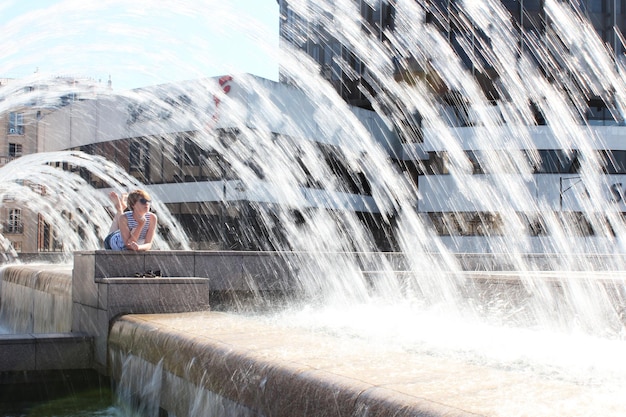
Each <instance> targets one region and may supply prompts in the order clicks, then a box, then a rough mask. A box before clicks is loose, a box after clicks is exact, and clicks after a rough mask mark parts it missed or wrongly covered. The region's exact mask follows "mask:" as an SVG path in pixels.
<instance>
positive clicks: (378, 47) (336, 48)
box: [278, 0, 626, 252]
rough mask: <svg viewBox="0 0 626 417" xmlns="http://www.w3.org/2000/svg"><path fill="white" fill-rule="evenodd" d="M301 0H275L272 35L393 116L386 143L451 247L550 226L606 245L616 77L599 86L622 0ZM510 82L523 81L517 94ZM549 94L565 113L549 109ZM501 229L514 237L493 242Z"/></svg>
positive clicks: (621, 146)
mask: <svg viewBox="0 0 626 417" xmlns="http://www.w3.org/2000/svg"><path fill="white" fill-rule="evenodd" d="M313 3H314V2H302V1H290V0H278V4H279V6H280V13H281V23H280V25H281V27H280V34H281V41H282V42H284V43H285V44H288V45H289V46H290V47H291V48H295V49H297V50H300V51H302V52H304V53H306V54H307V55H309V56H310V57H311V59H312V60H313V61H314V62H316V63H317V64H318V69H319V75H320V76H321V77H322V78H324V79H326V80H328V81H329V82H330V83H331V84H332V85H333V86H334V87H335V89H336V91H337V93H338V94H339V95H340V96H341V97H342V98H343V99H344V100H345V101H346V102H348V103H350V104H352V105H355V106H359V107H362V108H366V109H376V111H377V112H378V113H379V114H381V116H383V117H385V118H387V120H391V121H392V123H393V125H394V126H395V129H394V130H395V132H396V133H397V135H398V137H399V140H400V141H401V142H402V150H401V151H400V152H398V153H397V154H393V155H392V157H393V158H395V160H396V162H397V163H398V165H399V166H400V167H402V169H404V170H405V171H406V172H407V173H408V174H409V176H410V177H411V178H413V181H414V183H415V184H416V189H417V190H419V196H418V194H417V193H416V201H417V203H416V206H417V210H418V212H419V213H420V214H421V216H422V218H423V219H424V220H425V221H426V222H427V223H430V224H431V225H432V227H433V228H434V229H435V230H436V231H437V233H438V234H439V235H440V236H441V238H442V239H443V240H444V242H446V244H447V246H448V247H449V248H450V249H451V250H453V251H455V252H497V251H507V250H512V251H515V250H524V251H528V252H544V251H550V250H558V249H554V248H553V247H551V246H550V244H548V243H547V241H548V239H549V237H550V235H551V234H553V232H554V231H555V230H557V229H558V230H559V232H558V233H563V234H565V235H567V236H569V237H568V238H565V239H561V240H563V241H568V242H567V244H568V245H570V246H571V247H572V248H574V250H575V251H597V250H600V251H607V252H610V251H612V250H615V249H616V248H617V247H618V246H619V244H617V243H616V242H615V239H614V237H615V234H616V233H617V231H618V229H621V228H623V215H622V214H615V213H623V212H626V206H624V198H623V186H622V184H624V183H626V179H625V177H624V175H626V169H625V165H624V157H625V155H626V140H624V139H625V138H626V136H625V134H626V131H625V128H624V127H622V125H623V114H624V112H623V111H622V108H623V104H622V103H621V102H620V98H619V95H620V94H621V91H620V90H619V88H620V86H621V84H620V83H619V81H617V82H615V83H614V84H613V86H612V87H606V88H605V87H604V86H606V85H608V84H611V82H612V81H610V79H611V77H612V76H615V77H616V78H615V79H619V78H620V77H619V75H618V74H619V73H620V68H621V66H622V65H623V62H624V60H623V53H624V44H623V39H624V38H623V36H622V33H623V31H624V29H626V21H625V17H626V4H624V2H622V1H621V0H618V1H606V0H586V1H577V2H571V3H569V2H563V3H562V2H546V1H539V0H536V1H535V0H522V1H506V0H505V1H502V2H501V3H498V2H493V3H492V2H479V3H480V7H483V8H484V9H480V7H478V5H479V3H476V4H475V6H476V8H475V9H474V10H469V9H463V7H464V4H465V3H466V2H461V1H455V0H432V1H430V0H429V1H415V2H411V1H410V0H407V1H391V0H354V1H352V2H344V3H342V6H341V7H345V8H343V9H342V8H341V7H340V6H338V5H335V4H334V3H332V2H328V3H324V4H319V2H315V3H316V4H313ZM304 4H306V5H307V6H306V7H305V6H304ZM499 4H500V5H501V6H502V7H501V8H500V7H499V6H498V5H499ZM350 7H351V8H350ZM317 9H324V10H323V11H320V13H315V12H314V11H315V10H317ZM312 11H313V12H312ZM350 16H352V17H350ZM481 19H482V20H481ZM355 28H357V29H355ZM357 31H358V33H356V32H357ZM500 43H501V44H500ZM498 48H499V49H498ZM570 57H571V58H570ZM457 59H458V64H457ZM578 65H580V66H578ZM602 65H606V66H605V67H601V66H602ZM577 66H578V67H577ZM387 68H393V70H392V73H391V74H390V73H389V71H387ZM524 68H534V69H536V70H537V73H533V72H532V71H534V70H531V71H529V72H528V73H524V71H525V69H524ZM454 70H456V72H452V71H454ZM604 72H605V73H606V74H603V73H604ZM512 74H513V75H512ZM605 75H606V78H601V77H604V76H605ZM516 76H518V78H515V77H516ZM454 77H457V78H454ZM595 77H597V81H598V82H599V83H600V84H602V83H604V86H602V87H599V86H598V84H595V83H596V78H595ZM281 79H282V81H284V82H287V83H288V82H290V81H291V80H290V74H289V73H288V72H286V73H283V74H281ZM536 79H541V81H542V82H543V81H546V82H545V84H543V87H535V86H534V85H533V84H532V83H533V82H534V81H535V80H536ZM600 80H603V81H600ZM474 85H476V86H477V88H476V89H475V90H471V88H472V87H473V86H474ZM518 88H519V90H520V91H521V90H522V89H524V88H528V90H525V91H524V94H528V96H523V97H522V98H523V100H525V101H523V102H522V103H521V104H520V102H519V101H516V100H517V97H515V96H514V94H515V93H516V89H518ZM530 88H535V90H533V91H531V90H530ZM552 88H554V91H550V90H551V89H552ZM398 91H400V92H398ZM529 91H530V92H529ZM412 94H414V96H411V95H412ZM552 94H553V95H554V96H555V97H557V96H558V97H560V98H559V99H560V100H561V101H560V102H559V104H558V105H563V106H564V107H563V108H564V109H565V108H566V107H567V109H574V110H573V111H572V113H569V111H570V110H564V112H563V113H561V114H557V113H556V110H555V109H554V108H555V107H556V106H558V105H557V104H555V103H548V101H549V100H550V98H549V97H548V96H549V95H552ZM417 96H420V97H421V98H422V99H423V101H419V100H417V99H415V97H417ZM477 97H478V98H477ZM420 106H421V107H420ZM572 114H573V115H572ZM563 120H567V121H566V122H565V123H566V124H567V127H563V128H561V129H559V128H560V126H559V124H560V123H562V122H563ZM564 137H566V138H567V140H564V139H563V138H564ZM584 161H586V163H588V164H590V165H593V166H595V167H597V168H598V171H599V172H600V174H601V175H596V176H593V177H592V178H591V177H590V176H589V173H588V171H589V170H587V169H583V168H581V166H582V165H584V164H585V162H584ZM509 174H515V175H513V177H511V175H509ZM507 175H508V177H509V179H507V181H508V182H503V180H504V178H506V177H507ZM510 178H513V179H512V180H510ZM509 180H510V181H509ZM479 190H485V191H484V192H485V193H486V195H481V194H480V193H479ZM604 210H606V211H607V212H606V213H605V212H603V211H604ZM598 212H600V214H598ZM513 218H515V220H514V221H513V220H512V219H513ZM511 233H515V234H518V233H519V234H520V235H518V236H519V239H514V240H518V241H523V242H524V243H523V244H521V245H520V246H519V247H514V248H506V247H504V246H503V242H504V241H505V239H502V238H501V237H503V236H504V235H506V234H511ZM570 249H571V248H570ZM618 250H623V248H622V249H618Z"/></svg>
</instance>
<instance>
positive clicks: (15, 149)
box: [9, 143, 22, 158]
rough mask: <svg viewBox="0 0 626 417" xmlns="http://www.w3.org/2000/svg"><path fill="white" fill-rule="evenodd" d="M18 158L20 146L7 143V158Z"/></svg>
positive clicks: (20, 150)
mask: <svg viewBox="0 0 626 417" xmlns="http://www.w3.org/2000/svg"><path fill="white" fill-rule="evenodd" d="M20 156H22V144H21V143H9V157H11V158H18V157H20Z"/></svg>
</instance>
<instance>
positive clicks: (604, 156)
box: [600, 150, 626, 174]
mask: <svg viewBox="0 0 626 417" xmlns="http://www.w3.org/2000/svg"><path fill="white" fill-rule="evenodd" d="M600 158H601V160H602V166H603V169H604V172H605V173H607V174H626V151H610V150H606V151H601V153H600Z"/></svg>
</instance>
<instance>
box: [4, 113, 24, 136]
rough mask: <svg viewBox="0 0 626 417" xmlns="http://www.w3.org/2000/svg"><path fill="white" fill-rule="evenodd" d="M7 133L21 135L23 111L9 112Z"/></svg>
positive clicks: (22, 131) (22, 132)
mask: <svg viewBox="0 0 626 417" xmlns="http://www.w3.org/2000/svg"><path fill="white" fill-rule="evenodd" d="M8 133H9V135H23V134H24V114H23V113H15V112H11V113H9V131H8Z"/></svg>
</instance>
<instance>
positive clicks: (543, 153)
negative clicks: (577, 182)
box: [533, 149, 578, 174]
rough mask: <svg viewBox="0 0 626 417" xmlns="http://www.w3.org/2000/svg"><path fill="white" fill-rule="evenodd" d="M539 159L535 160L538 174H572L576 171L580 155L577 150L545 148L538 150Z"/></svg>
mask: <svg viewBox="0 0 626 417" xmlns="http://www.w3.org/2000/svg"><path fill="white" fill-rule="evenodd" d="M537 153H538V156H539V158H538V160H533V162H534V165H535V169H534V171H535V173H537V174H571V173H575V172H576V167H577V164H576V161H577V159H578V155H577V153H576V152H575V151H572V152H566V151H563V150H561V149H544V150H539V151H537Z"/></svg>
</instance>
